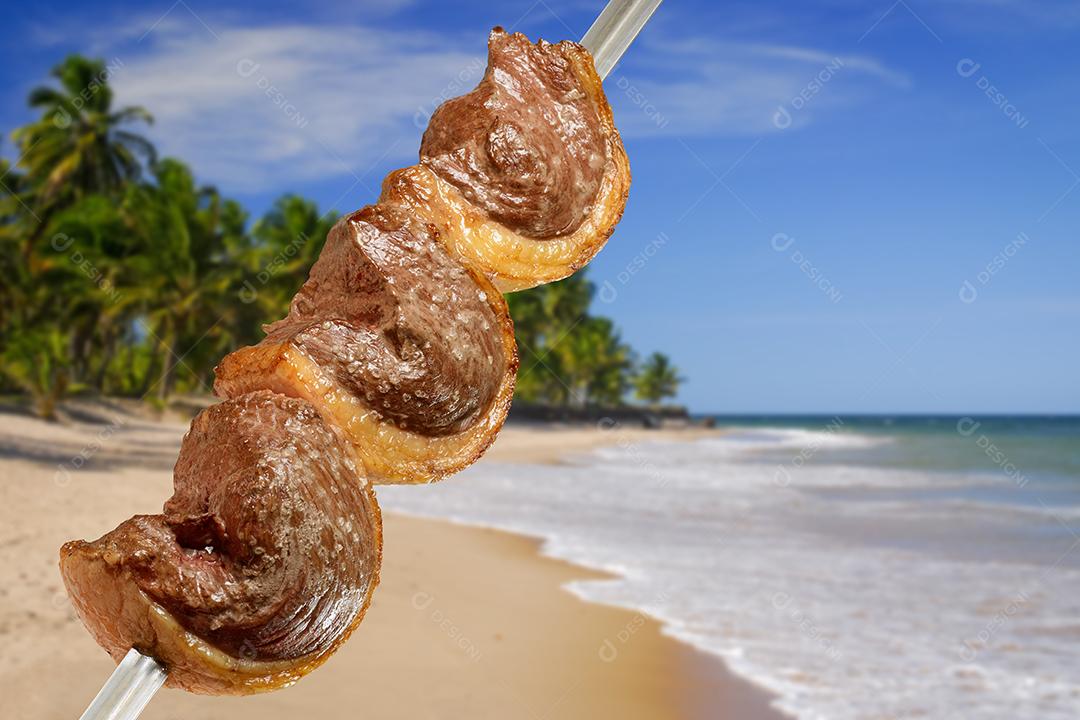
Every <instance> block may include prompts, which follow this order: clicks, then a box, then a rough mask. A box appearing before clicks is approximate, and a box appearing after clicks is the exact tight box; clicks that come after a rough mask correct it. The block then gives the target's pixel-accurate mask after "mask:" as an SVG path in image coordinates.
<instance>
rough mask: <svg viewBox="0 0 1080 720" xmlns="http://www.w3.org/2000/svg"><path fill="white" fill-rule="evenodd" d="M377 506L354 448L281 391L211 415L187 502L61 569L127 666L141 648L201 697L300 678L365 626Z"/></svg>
mask: <svg viewBox="0 0 1080 720" xmlns="http://www.w3.org/2000/svg"><path fill="white" fill-rule="evenodd" d="M381 555H382V538H381V524H380V519H379V510H378V506H377V505H376V503H375V497H374V494H373V493H372V492H371V489H370V487H369V486H368V485H367V484H366V483H365V482H364V481H363V480H362V478H360V477H359V475H358V470H357V466H356V462H355V460H354V458H353V455H352V450H351V448H350V447H349V446H348V445H347V444H346V443H344V442H343V441H342V440H341V439H339V437H338V435H337V432H336V431H335V430H334V429H333V428H331V427H329V426H327V425H326V423H325V422H324V421H323V419H322V417H321V416H320V415H319V413H318V412H317V411H316V410H315V409H314V408H312V407H311V406H310V405H308V404H307V403H306V402H304V401H302V400H297V399H293V398H286V397H284V396H282V395H275V394H273V393H270V392H259V393H252V394H250V395H244V396H242V397H240V398H236V399H233V400H227V401H225V402H223V403H221V404H219V405H216V406H214V407H212V408H209V409H208V410H206V411H204V412H202V413H201V414H200V415H199V416H198V417H197V418H196V419H195V421H194V422H193V423H192V427H191V430H190V431H189V432H188V434H187V436H186V437H185V438H184V442H183V445H182V447H181V450H180V458H179V460H178V461H177V463H176V470H175V474H174V494H173V496H172V498H171V499H169V501H168V502H166V503H165V507H164V510H163V512H162V514H160V515H140V516H136V517H134V518H132V519H130V520H128V521H126V522H124V523H123V524H121V525H120V526H119V527H118V528H116V529H115V530H113V531H112V532H110V533H108V534H107V535H105V536H104V537H102V538H101V539H99V540H96V541H94V542H92V543H87V542H83V541H76V542H70V543H68V544H66V545H65V546H64V548H63V549H62V550H61V570H62V572H63V576H64V581H65V583H66V584H67V587H68V591H69V593H70V594H71V596H72V599H73V600H74V602H75V607H76V609H77V610H78V612H79V614H80V616H81V617H82V618H83V621H84V622H85V623H86V625H87V627H88V628H89V629H90V630H91V632H92V633H93V634H94V636H95V637H96V638H97V640H98V641H99V642H100V643H101V644H102V645H104V646H105V647H106V649H108V650H109V652H110V653H111V654H112V655H113V657H115V658H119V657H121V656H123V654H124V653H125V652H126V651H127V649H128V648H130V647H136V648H138V649H140V650H142V651H144V652H147V653H149V654H150V655H152V656H154V657H155V658H157V659H158V660H159V661H160V662H162V663H163V664H165V665H166V667H167V668H168V669H169V683H170V684H173V685H177V686H180V687H184V688H186V689H188V690H192V691H196V692H214V693H221V692H252V691H254V690H260V689H272V688H273V687H276V686H278V685H280V684H283V683H287V682H291V681H293V680H295V678H296V677H298V676H299V675H302V674H303V673H305V672H307V671H308V670H310V669H311V668H312V667H314V666H315V665H317V664H318V663H319V662H321V660H322V659H323V658H325V657H326V656H327V655H329V653H330V652H331V651H333V649H334V648H335V647H337V645H338V644H339V643H341V642H342V640H343V639H344V638H345V636H346V635H347V634H348V633H349V631H350V630H351V629H352V628H353V627H354V626H355V625H356V624H357V623H358V622H359V620H360V617H361V616H362V614H363V612H364V609H365V608H366V607H367V604H368V601H369V599H370V597H371V592H372V590H373V589H374V587H375V585H376V583H377V582H378V571H379V562H380V558H381Z"/></svg>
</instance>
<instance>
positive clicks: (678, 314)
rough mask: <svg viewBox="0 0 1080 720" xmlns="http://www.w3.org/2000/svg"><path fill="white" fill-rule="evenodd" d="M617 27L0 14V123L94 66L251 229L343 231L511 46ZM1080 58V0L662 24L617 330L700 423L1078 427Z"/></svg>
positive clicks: (102, 7)
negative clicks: (322, 215)
mask: <svg viewBox="0 0 1080 720" xmlns="http://www.w3.org/2000/svg"><path fill="white" fill-rule="evenodd" d="M601 4H602V3H601V2H592V1H588V2H587V1H584V0H521V1H518V0H509V1H506V2H501V3H489V2H460V3H441V2H420V1H417V2H411V1H410V0H377V1H376V2H364V1H363V0H350V1H349V2H324V3H318V4H313V6H312V7H300V6H298V5H296V4H293V3H286V2H260V3H257V4H256V3H246V2H229V1H228V0H219V1H218V2H215V3H209V2H205V1H204V0H183V2H176V3H175V4H173V3H172V2H170V0H164V1H163V2H160V3H159V2H140V3H133V2H132V3H122V2H102V3H82V2H80V3H75V2H35V3H19V4H15V3H6V4H5V6H4V8H3V9H0V18H2V20H3V25H4V27H5V28H7V29H8V32H7V33H6V40H5V43H4V44H3V46H2V47H0V56H2V57H0V60H2V62H0V82H2V83H3V86H4V88H5V92H4V95H3V101H2V103H0V128H3V129H4V132H5V135H6V134H7V132H8V131H9V130H10V129H11V128H14V127H15V126H17V125H19V124H21V123H23V122H25V121H26V120H28V119H29V117H30V115H29V114H28V111H27V110H26V108H25V97H26V93H27V91H28V90H29V89H30V88H31V87H32V86H33V85H35V84H38V83H40V82H41V81H42V80H43V79H44V78H45V76H46V73H47V71H48V69H49V68H50V67H51V66H52V65H53V64H55V62H56V61H57V60H59V59H60V58H61V57H63V55H64V54H65V53H67V52H72V51H79V52H83V53H87V54H93V55H97V56H100V57H103V58H105V59H106V60H108V61H110V63H111V64H112V66H113V68H114V72H113V74H112V77H111V82H112V83H113V84H114V86H115V87H116V89H117V92H118V101H119V102H120V103H122V104H144V105H146V106H147V107H149V108H150V110H151V111H152V112H154V113H155V115H156V116H157V120H158V122H157V123H156V125H155V127H154V128H153V129H152V130H151V131H150V135H151V136H152V137H153V138H154V139H155V140H156V142H157V143H158V144H159V147H160V148H161V149H162V151H163V152H164V153H166V154H176V155H178V156H180V157H182V158H184V159H185V160H188V161H189V162H191V163H192V165H193V166H194V168H195V170H196V172H197V174H198V175H199V176H200V178H201V179H202V180H203V181H204V182H208V183H213V184H216V185H217V186H218V187H219V188H220V189H221V190H222V191H223V192H225V193H226V194H228V195H230V196H232V197H236V198H238V199H240V200H241V201H243V202H244V203H245V204H246V205H247V206H248V207H249V208H250V209H251V211H252V212H253V213H259V212H261V211H262V210H264V209H265V208H266V207H267V206H268V205H269V204H270V203H271V202H272V201H273V199H274V198H275V197H276V196H277V195H279V194H281V193H283V192H286V191H296V192H299V193H301V194H304V195H307V196H310V197H313V198H315V199H317V200H318V202H319V204H320V206H321V207H324V208H328V207H331V206H332V207H336V208H337V209H338V210H340V211H347V210H350V209H354V208H357V207H360V206H362V205H364V204H366V203H368V202H371V201H372V200H373V199H374V197H375V195H376V193H377V188H378V183H379V181H380V179H381V178H382V176H383V175H384V174H385V173H386V172H387V171H389V170H391V169H393V168H395V167H400V166H402V165H405V164H408V163H410V162H412V161H414V159H415V156H416V148H417V146H418V144H419V138H420V134H421V132H422V129H423V126H424V123H425V120H426V115H427V114H428V113H430V110H431V109H432V107H433V106H434V105H436V104H437V103H438V102H439V99H440V98H441V97H444V96H452V95H456V94H460V93H461V92H464V91H465V90H467V89H468V88H470V87H472V85H474V84H475V82H476V81H477V80H478V79H479V76H480V75H481V74H482V71H483V63H482V57H483V53H484V41H485V38H486V33H487V31H488V30H489V29H490V27H491V26H493V25H496V24H501V25H503V26H506V27H510V28H512V29H514V30H519V31H522V32H525V33H527V34H528V35H529V36H530V37H533V38H534V39H535V38H536V37H540V36H542V37H545V38H547V39H550V40H561V39H566V38H570V39H577V38H578V37H580V36H581V35H582V34H583V33H584V31H585V30H586V29H587V28H588V26H589V24H590V22H591V20H592V18H593V17H594V16H595V15H596V13H597V12H598V11H599V7H600V5H601ZM1078 40H1080V5H1077V4H1076V3H1071V2H1049V1H1047V0H937V1H936V2H930V1H929V0H900V1H899V2H893V1H892V0H882V1H881V2H876V1H863V2H858V1H856V0H816V1H813V2H810V1H805V0H803V1H799V2H769V1H762V2H726V3H710V2H702V1H694V2H691V1H684V2H678V1H677V0H668V1H667V2H666V3H665V4H664V5H663V6H661V8H660V10H659V11H658V13H657V15H656V17H655V18H654V21H653V22H652V23H651V24H650V26H649V27H648V28H647V29H646V31H645V33H644V34H643V35H642V37H641V38H640V39H639V41H638V43H636V44H635V45H634V46H633V47H632V48H631V51H630V53H629V54H628V56H627V57H626V58H625V59H624V62H623V63H622V64H621V65H620V66H619V67H617V68H616V69H615V71H614V72H613V73H612V75H611V76H610V78H609V79H608V82H607V85H606V87H607V91H608V95H609V98H610V99H611V101H612V105H613V106H614V108H615V113H616V123H617V124H618V125H619V127H620V128H621V129H622V131H623V134H624V139H625V141H626V145H627V149H628V152H629V154H630V159H631V166H632V168H633V172H634V186H633V189H632V191H631V196H630V202H629V205H628V207H627V211H626V215H625V217H624V219H623V221H622V224H621V225H620V226H619V229H618V230H617V232H616V233H615V235H614V236H613V238H612V240H611V242H610V243H609V244H608V247H607V248H606V249H605V250H604V252H602V253H601V255H600V256H599V257H598V258H597V259H596V261H594V263H593V264H592V266H591V267H590V270H589V275H590V277H591V278H592V279H593V280H594V281H595V282H596V283H598V284H599V285H600V286H601V287H602V288H603V289H604V292H602V293H601V295H600V298H599V299H598V300H597V306H598V309H599V310H600V311H601V312H603V313H605V314H608V315H610V316H612V317H614V318H615V319H616V321H617V322H618V324H619V326H620V327H621V328H622V331H623V334H624V336H625V337H626V339H627V340H629V341H630V342H631V343H632V344H633V345H634V346H635V347H636V348H638V349H639V350H641V351H642V352H649V351H651V350H653V349H661V350H663V351H665V352H668V353H669V354H670V355H671V356H672V357H673V358H674V359H675V361H676V363H677V364H678V365H679V367H680V368H682V370H683V372H684V374H685V375H686V376H687V378H688V382H687V383H686V384H685V387H684V389H683V392H682V395H681V398H680V399H681V400H682V401H683V402H685V403H687V404H689V405H690V407H691V408H692V409H695V410H698V411H708V410H715V411H722V412H744V411H745V412H754V411H760V412H785V411H786V412H815V411H816V412H825V413H830V412H842V411H846V412H920V411H927V412H992V411H1001V412H1077V411H1080V382H1078V380H1077V367H1078V362H1077V358H1078V356H1080V332H1078V327H1080V243H1078V232H1077V230H1078V228H1080V97H1078V95H1077V88H1078V85H1077V82H1076V78H1077V77H1080V50H1078V49H1080V43H1078ZM268 89H269V92H268ZM3 151H4V152H5V154H7V155H9V156H10V155H11V152H12V148H11V146H10V143H9V142H8V141H7V139H6V138H5V142H4V145H3Z"/></svg>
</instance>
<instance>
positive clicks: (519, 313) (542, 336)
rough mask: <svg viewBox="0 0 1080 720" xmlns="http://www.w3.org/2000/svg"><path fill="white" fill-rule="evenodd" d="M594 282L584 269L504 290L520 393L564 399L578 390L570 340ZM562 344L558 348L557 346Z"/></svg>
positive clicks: (528, 396)
mask: <svg viewBox="0 0 1080 720" xmlns="http://www.w3.org/2000/svg"><path fill="white" fill-rule="evenodd" d="M593 291H594V287H593V284H592V283H590V282H589V281H588V280H586V279H585V276H584V274H583V273H579V274H577V275H572V276H570V277H568V278H566V279H565V280H560V281H558V282H555V283H551V284H548V285H541V286H540V287H535V288H532V289H530V290H523V291H521V292H517V293H513V294H511V295H508V296H507V301H508V303H509V305H510V314H511V315H512V316H513V318H514V333H515V335H516V337H517V342H518V347H519V348H520V351H521V358H522V361H521V370H520V371H519V373H518V390H517V395H518V397H520V398H522V399H524V400H529V401H537V400H544V401H547V402H554V403H559V404H566V403H569V402H572V401H574V400H575V397H577V398H578V401H579V402H580V397H581V393H580V392H579V388H574V387H573V385H574V384H575V383H576V382H577V379H576V378H575V377H574V376H573V370H572V368H571V367H570V366H569V364H568V363H569V358H570V357H571V353H570V351H569V349H568V348H567V347H564V346H563V345H564V343H567V342H572V341H573V339H574V335H575V333H576V332H578V331H579V328H580V326H581V324H582V323H584V322H586V320H587V319H588V310H589V303H590V302H591V301H592V295H593ZM560 347H562V351H561V352H560V351H559V349H560Z"/></svg>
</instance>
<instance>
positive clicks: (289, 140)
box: [103, 0, 909, 193]
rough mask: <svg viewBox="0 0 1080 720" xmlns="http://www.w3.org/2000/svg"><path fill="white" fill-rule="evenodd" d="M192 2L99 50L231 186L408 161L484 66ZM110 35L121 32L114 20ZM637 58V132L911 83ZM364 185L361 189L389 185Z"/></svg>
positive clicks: (618, 84) (631, 74) (166, 136)
mask: <svg viewBox="0 0 1080 720" xmlns="http://www.w3.org/2000/svg"><path fill="white" fill-rule="evenodd" d="M387 2H389V3H391V4H392V3H393V2H395V0H387ZM182 10H183V8H176V9H174V10H173V11H172V12H170V13H169V14H168V15H167V16H166V17H165V18H164V19H161V20H160V22H158V24H157V25H155V26H154V27H153V30H152V31H151V32H150V33H148V34H145V36H143V35H144V33H146V30H145V28H149V27H150V26H151V25H153V23H154V21H155V18H150V19H148V20H147V19H143V18H140V19H138V20H134V19H133V20H132V21H131V22H130V23H127V24H126V25H124V26H123V27H124V28H125V31H124V32H123V33H121V35H122V41H123V42H122V43H121V44H118V46H117V48H118V49H116V50H115V52H114V49H113V48H107V49H106V52H104V53H103V54H107V56H108V57H110V58H111V57H114V56H116V57H118V59H119V60H120V61H121V62H122V66H121V68H120V70H119V71H118V72H117V73H116V74H115V75H114V76H113V77H112V78H111V81H112V83H113V85H114V86H115V88H116V95H117V101H118V102H119V103H120V104H140V105H144V106H146V107H147V108H148V109H150V110H151V112H153V113H154V115H155V117H156V119H157V122H156V124H155V126H154V127H153V128H152V129H151V130H150V131H149V134H150V135H151V137H153V139H154V140H155V142H156V143H157V144H158V147H159V149H160V151H161V152H162V154H163V155H175V156H177V157H180V158H183V159H184V160H185V161H187V162H188V163H190V164H191V165H192V166H193V167H194V169H195V170H196V172H197V173H198V175H199V177H200V178H201V179H203V180H205V181H207V182H212V183H216V184H219V185H220V186H221V187H222V188H224V189H226V190H227V191H229V192H259V191H266V190H271V191H272V190H278V189H280V188H283V187H295V186H299V185H300V184H301V183H305V182H310V181H313V180H321V179H330V178H341V179H343V180H345V181H347V184H351V183H352V182H353V180H354V178H355V177H356V176H365V174H366V173H367V172H368V170H369V169H370V168H371V167H372V165H373V164H374V163H376V162H378V161H380V160H381V159H383V158H384V157H385V158H386V159H387V160H388V161H390V162H396V163H401V164H405V163H409V162H413V161H414V160H415V158H416V153H417V145H418V142H419V137H420V133H421V132H422V130H423V127H424V126H425V125H426V121H427V116H428V114H429V113H430V112H431V110H433V109H434V107H435V106H436V105H438V104H439V103H440V102H441V101H442V100H443V99H446V98H448V97H453V96H456V95H460V94H462V93H464V92H467V91H468V90H469V89H471V88H472V87H473V86H474V85H475V84H476V83H477V82H478V81H479V79H480V77H481V76H482V74H483V71H484V66H485V63H484V56H485V52H486V48H485V47H484V46H483V43H482V42H477V36H476V35H475V34H474V35H472V36H471V37H470V38H468V39H467V40H463V39H461V38H458V37H450V38H448V37H446V36H445V34H442V33H438V34H436V33H426V32H419V31H416V30H408V31H399V30H384V29H376V28H373V27H370V26H367V25H364V24H345V23H342V24H339V25H334V24H326V23H304V24H300V23H294V24H290V25H277V26H268V27H267V26H263V27H259V26H251V25H246V24H242V23H239V22H233V23H231V24H230V23H226V22H224V21H222V20H221V19H219V18H214V19H211V20H210V22H209V24H208V25H206V24H204V23H203V21H202V19H199V18H195V17H193V16H192V15H191V13H188V12H182ZM140 28H141V29H140ZM113 32H114V38H115V37H119V36H117V35H115V33H116V32H117V29H116V26H114V27H113ZM117 53H119V54H117ZM631 59H632V63H633V64H632V65H629V66H628V67H629V69H628V70H627V71H626V73H625V74H623V69H622V68H617V69H616V72H615V73H614V75H613V76H612V77H611V78H609V79H608V82H607V84H606V89H607V92H608V95H609V97H610V98H611V100H612V103H613V105H614V106H615V108H616V120H617V122H618V124H619V126H620V128H621V129H622V130H623V132H624V133H625V134H627V135H630V136H633V135H643V134H657V133H668V132H673V133H676V134H680V135H689V134H698V135H723V134H732V133H735V134H740V133H754V134H757V133H762V132H770V131H776V130H777V128H776V126H775V125H774V122H773V118H774V114H775V113H776V111H777V108H778V107H780V106H784V105H785V104H787V105H790V104H791V103H792V101H793V99H794V98H796V97H798V95H799V93H801V92H803V91H805V90H806V88H807V87H808V85H810V84H811V83H812V82H813V81H814V78H815V76H818V75H819V73H821V72H822V70H823V69H824V68H828V67H833V68H834V69H833V70H832V71H828V72H827V74H830V75H831V77H830V78H829V79H828V80H827V81H825V82H824V83H822V85H821V88H820V90H819V91H817V92H815V94H814V95H813V97H811V98H810V99H809V100H807V101H806V103H805V108H804V109H802V110H800V111H799V112H797V113H794V115H795V118H794V121H793V124H796V125H803V124H806V123H807V122H809V121H810V120H811V118H813V117H815V115H817V114H820V113H824V112H827V111H835V110H836V109H837V108H842V107H848V106H851V105H853V104H855V103H858V102H862V101H865V100H866V98H867V97H868V96H872V93H871V90H873V89H874V88H877V89H879V90H880V87H881V86H887V87H890V88H903V87H906V86H907V85H908V84H909V82H908V79H907V78H906V76H904V75H903V74H901V73H898V72H896V71H894V70H891V69H889V68H887V67H885V66H884V65H882V64H881V63H880V62H878V61H877V60H875V59H874V58H872V57H868V56H862V55H860V56H855V55H842V54H841V55H839V56H837V55H835V54H833V53H829V52H825V51H823V50H819V49H814V48H806V47H798V46H791V45H769V44H760V43H739V42H731V41H720V40H716V39H711V40H710V39H704V38H697V39H695V38H693V37H684V38H680V39H679V41H678V42H668V41H665V40H664V39H663V38H662V37H660V36H658V35H654V36H653V37H652V38H651V39H650V40H647V41H643V42H642V43H641V44H640V46H638V47H635V48H634V52H633V55H632V58H631ZM837 63H840V64H839V65H837ZM630 85H633V86H634V89H633V90H631V89H630V87H629V86H630ZM364 180H365V183H366V185H367V186H368V187H367V188H365V187H363V186H361V187H359V188H358V189H357V192H358V193H368V188H371V189H375V188H377V187H378V184H379V181H380V178H378V177H375V176H372V175H366V177H365V178H364Z"/></svg>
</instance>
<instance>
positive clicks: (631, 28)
mask: <svg viewBox="0 0 1080 720" xmlns="http://www.w3.org/2000/svg"><path fill="white" fill-rule="evenodd" d="M661 1H662V0H610V2H608V4H607V6H605V7H604V9H603V11H602V12H601V13H600V16H599V17H598V18H596V21H595V22H594V23H593V24H592V27H591V28H589V31H588V32H587V33H585V37H583V38H582V39H581V44H582V45H583V46H584V47H585V49H586V50H588V51H589V53H590V54H591V55H592V56H593V63H594V64H595V66H596V72H597V73H598V74H599V75H600V77H601V78H606V77H607V76H608V74H609V73H610V72H611V71H612V69H613V68H614V67H615V65H616V64H618V62H619V59H620V58H621V57H622V56H623V53H625V52H626V49H627V48H628V47H630V43H632V42H633V41H634V38H636V37H637V35H638V33H639V32H641V29H642V28H643V27H645V23H647V22H648V21H649V18H650V17H652V14H653V13H654V12H656V8H658V7H659V6H660V3H661ZM167 674H168V673H167V671H166V670H165V668H164V667H163V666H162V665H161V664H160V663H158V662H157V661H156V660H154V659H153V658H152V657H149V656H147V655H143V654H142V653H140V652H139V651H138V650H135V649H131V650H128V653H127V655H125V656H124V659H123V660H121V661H120V664H119V665H117V666H116V670H114V671H113V674H112V675H110V676H109V679H108V680H107V681H106V682H105V685H104V686H103V687H102V688H101V691H100V692H98V694H97V696H96V697H94V699H93V701H92V702H91V703H90V706H89V707H88V708H86V712H84V713H83V714H82V715H81V716H80V717H79V720H136V718H138V717H139V714H140V713H141V712H142V711H143V708H145V707H146V704H147V703H148V702H150V698H152V697H154V693H156V692H157V691H158V690H159V689H161V686H162V685H164V684H165V678H166V676H167Z"/></svg>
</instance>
